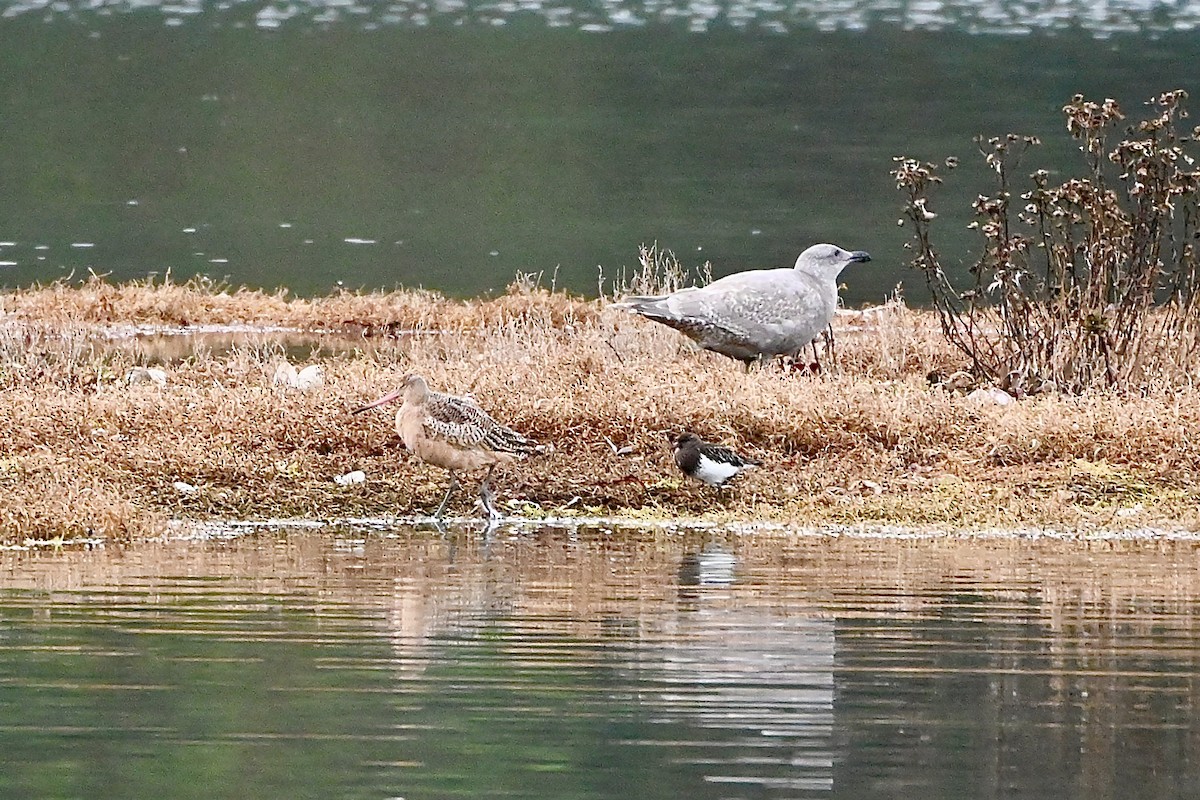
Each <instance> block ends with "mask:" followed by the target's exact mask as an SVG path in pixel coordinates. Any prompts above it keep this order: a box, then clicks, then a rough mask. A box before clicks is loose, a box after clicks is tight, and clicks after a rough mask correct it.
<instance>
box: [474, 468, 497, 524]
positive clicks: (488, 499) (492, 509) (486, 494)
mask: <svg viewBox="0 0 1200 800" xmlns="http://www.w3.org/2000/svg"><path fill="white" fill-rule="evenodd" d="M495 469H496V465H495V464H492V465H491V466H490V467H488V471H487V475H484V476H483V480H482V481H481V482H480V484H479V500H480V502H482V503H483V510H484V511H486V512H487V515H488V519H500V517H501V516H502V515H501V514H500V512H499V511H497V510H496V506H495V505H493V504H492V501H493V500H495V499H496V493H495V492H493V491H492V486H491V483H490V481H491V480H492V472H493V470H495Z"/></svg>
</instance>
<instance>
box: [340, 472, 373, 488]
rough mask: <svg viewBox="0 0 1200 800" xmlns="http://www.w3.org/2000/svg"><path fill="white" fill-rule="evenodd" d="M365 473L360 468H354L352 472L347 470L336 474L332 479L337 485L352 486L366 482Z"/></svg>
mask: <svg viewBox="0 0 1200 800" xmlns="http://www.w3.org/2000/svg"><path fill="white" fill-rule="evenodd" d="M366 481H367V473H365V472H363V471H362V470H361V469H356V470H354V471H353V472H347V473H346V474H345V475H338V476H337V477H336V478H334V479H333V482H334V483H336V484H337V485H338V486H353V485H354V484H356V483H366Z"/></svg>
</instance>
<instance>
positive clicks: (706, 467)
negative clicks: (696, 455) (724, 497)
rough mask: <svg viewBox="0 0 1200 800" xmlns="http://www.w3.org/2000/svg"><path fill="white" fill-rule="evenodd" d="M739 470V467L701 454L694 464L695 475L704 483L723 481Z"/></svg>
mask: <svg viewBox="0 0 1200 800" xmlns="http://www.w3.org/2000/svg"><path fill="white" fill-rule="evenodd" d="M740 471H741V467H736V466H734V465H733V464H726V463H724V462H721V461H713V460H712V459H711V458H707V457H705V456H703V455H702V456H700V463H699V464H698V465H697V466H696V477H697V478H699V479H700V480H702V481H704V482H705V483H711V484H718V483H724V482H725V481H727V480H729V479H730V478H732V477H733V476H734V475H737V474H738V472H740Z"/></svg>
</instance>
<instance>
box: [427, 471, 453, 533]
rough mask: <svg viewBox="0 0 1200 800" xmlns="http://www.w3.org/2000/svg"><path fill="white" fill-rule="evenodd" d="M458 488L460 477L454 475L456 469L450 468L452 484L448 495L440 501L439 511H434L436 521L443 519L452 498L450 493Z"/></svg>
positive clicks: (447, 490)
mask: <svg viewBox="0 0 1200 800" xmlns="http://www.w3.org/2000/svg"><path fill="white" fill-rule="evenodd" d="M457 488H458V478H457V477H455V475H454V470H450V486H449V487H448V488H447V489H446V496H445V497H443V498H442V502H440V503H438V507H437V511H435V512H433V518H434V520H435V521H441V519H442V512H443V511H444V510H445V509H446V503H447V502H448V501H449V500H450V495H452V494H453V493H454V490H455V489H457Z"/></svg>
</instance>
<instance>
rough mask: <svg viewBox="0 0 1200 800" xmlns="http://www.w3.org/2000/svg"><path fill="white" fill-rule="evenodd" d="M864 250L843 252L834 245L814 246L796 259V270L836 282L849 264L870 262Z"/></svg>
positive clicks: (869, 255) (868, 255)
mask: <svg viewBox="0 0 1200 800" xmlns="http://www.w3.org/2000/svg"><path fill="white" fill-rule="evenodd" d="M870 260H871V254H870V253H868V252H867V251H865V250H843V249H842V248H840V247H838V246H837V245H836V244H814V245H813V246H812V247H810V248H808V249H807V250H805V251H804V252H803V253H801V254H800V257H799V258H797V259H796V269H797V270H799V271H800V272H804V273H807V274H808V275H812V276H814V277H818V278H826V279H828V280H836V279H837V276H838V275H840V274H841V272H842V270H843V269H845V268H846V267H848V266H849V265H851V264H856V263H862V262H864V261H870Z"/></svg>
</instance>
